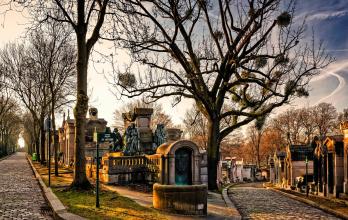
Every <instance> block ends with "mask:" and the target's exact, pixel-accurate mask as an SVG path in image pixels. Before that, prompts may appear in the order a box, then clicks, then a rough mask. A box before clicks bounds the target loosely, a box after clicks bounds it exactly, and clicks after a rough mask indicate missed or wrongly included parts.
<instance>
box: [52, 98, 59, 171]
mask: <svg viewBox="0 0 348 220" xmlns="http://www.w3.org/2000/svg"><path fill="white" fill-rule="evenodd" d="M54 106H55V102H54V100H52V129H53V139H52V140H53V149H54V175H55V176H58V143H57V141H56V135H57V134H56V117H55V114H54Z"/></svg>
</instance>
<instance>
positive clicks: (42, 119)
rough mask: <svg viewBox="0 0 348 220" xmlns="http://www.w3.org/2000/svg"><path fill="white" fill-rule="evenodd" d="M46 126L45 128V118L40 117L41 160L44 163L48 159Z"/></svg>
mask: <svg viewBox="0 0 348 220" xmlns="http://www.w3.org/2000/svg"><path fill="white" fill-rule="evenodd" d="M45 140H46V138H45V128H44V118H43V117H42V118H40V152H41V153H40V162H41V164H44V163H45V161H46V155H45Z"/></svg>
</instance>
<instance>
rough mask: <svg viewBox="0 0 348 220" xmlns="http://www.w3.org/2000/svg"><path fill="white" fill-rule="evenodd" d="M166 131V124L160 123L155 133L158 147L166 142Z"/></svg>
mask: <svg viewBox="0 0 348 220" xmlns="http://www.w3.org/2000/svg"><path fill="white" fill-rule="evenodd" d="M166 139H167V137H166V131H165V128H164V124H158V125H157V127H156V130H155V135H154V142H155V145H156V148H157V147H159V146H160V145H161V144H163V143H165V142H166Z"/></svg>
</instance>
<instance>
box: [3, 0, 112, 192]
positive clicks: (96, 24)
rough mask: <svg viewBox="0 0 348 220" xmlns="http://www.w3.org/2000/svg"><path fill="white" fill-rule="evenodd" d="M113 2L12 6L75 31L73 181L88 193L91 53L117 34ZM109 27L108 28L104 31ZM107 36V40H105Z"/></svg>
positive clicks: (36, 19) (39, 20) (40, 1)
mask: <svg viewBox="0 0 348 220" xmlns="http://www.w3.org/2000/svg"><path fill="white" fill-rule="evenodd" d="M113 2H114V1H111V0H79V1H73V0H68V1H63V0H53V1H46V0H38V1H19V2H12V1H11V2H10V5H13V4H17V5H19V6H21V7H26V8H27V9H28V11H29V13H31V14H32V15H33V16H32V18H33V19H34V22H35V24H42V23H44V22H52V21H54V22H61V23H64V24H67V25H68V26H69V27H71V29H72V30H73V31H74V33H75V34H74V36H75V39H76V48H77V59H76V84H77V85H76V98H77V101H76V106H75V108H74V117H75V155H74V157H75V158H74V162H75V166H74V180H73V182H72V184H71V186H72V188H76V189H89V188H90V187H91V185H90V183H89V181H88V179H87V176H86V158H85V130H86V114H87V110H88V95H87V73H88V63H89V58H90V55H91V52H92V49H93V47H94V45H95V44H96V42H97V41H98V40H99V39H101V38H103V39H106V38H108V37H107V36H110V32H111V34H112V33H113V32H114V30H113V27H114V26H112V23H113V19H112V18H113V14H112V13H110V12H108V10H111V9H110V8H112V3H113ZM103 26H107V27H108V28H104V29H103ZM103 36H104V37H103Z"/></svg>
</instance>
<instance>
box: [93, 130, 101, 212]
mask: <svg viewBox="0 0 348 220" xmlns="http://www.w3.org/2000/svg"><path fill="white" fill-rule="evenodd" d="M99 136H100V134H98V132H97V128H94V136H93V139H94V141H95V143H96V148H97V149H96V150H97V152H96V154H97V155H96V156H97V170H96V180H95V181H96V183H95V188H96V189H95V194H96V197H95V207H96V208H99V207H100V204H99V143H98V139H99V138H100V137H99Z"/></svg>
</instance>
